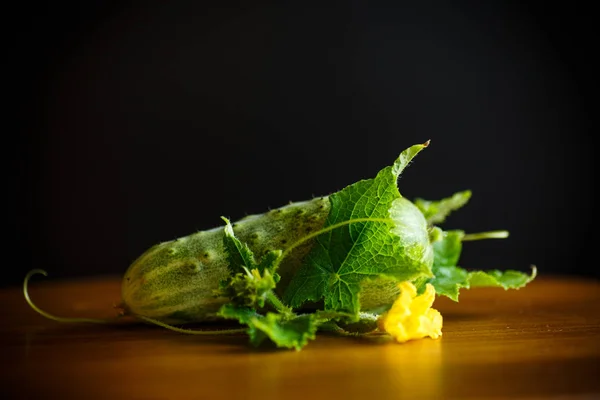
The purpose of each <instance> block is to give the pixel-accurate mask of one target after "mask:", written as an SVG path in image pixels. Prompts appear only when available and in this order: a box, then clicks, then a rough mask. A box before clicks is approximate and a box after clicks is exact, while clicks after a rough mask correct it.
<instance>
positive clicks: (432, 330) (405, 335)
mask: <svg viewBox="0 0 600 400" xmlns="http://www.w3.org/2000/svg"><path fill="white" fill-rule="evenodd" d="M398 287H399V288H400V296H398V298H397V299H396V301H395V302H394V304H393V305H392V308H390V309H389V310H388V311H387V312H385V313H384V314H382V315H381V316H380V317H379V319H378V321H377V323H378V326H379V329H380V330H382V331H385V332H387V333H389V334H390V335H392V337H394V339H396V341H397V342H399V343H404V342H406V341H408V340H411V339H422V338H424V337H427V336H430V337H431V338H433V339H437V338H438V337H440V336H441V335H442V314H440V313H439V311H438V310H434V309H433V308H431V306H432V305H433V301H434V300H435V289H434V288H433V286H432V285H431V284H429V283H428V284H427V285H426V286H425V292H424V293H423V294H421V295H420V296H417V288H416V287H415V285H413V284H412V283H410V282H402V283H400V284H398Z"/></svg>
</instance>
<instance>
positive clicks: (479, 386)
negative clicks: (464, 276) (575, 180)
mask: <svg viewBox="0 0 600 400" xmlns="http://www.w3.org/2000/svg"><path fill="white" fill-rule="evenodd" d="M43 279H44V278H43V277H41V276H37V277H36V278H34V279H33V282H32V283H31V286H30V294H31V297H32V299H33V300H34V302H36V303H37V304H38V305H39V306H40V307H42V308H44V309H45V310H47V311H49V312H52V313H55V314H57V315H61V316H86V317H109V316H113V315H114V313H115V310H114V309H112V305H113V304H114V303H116V302H118V301H119V293H120V279H119V278H118V277H115V278H102V279H94V280H80V281H68V282H54V281H51V282H48V281H46V282H44V281H43ZM0 304H2V308H1V320H2V328H1V331H0V332H1V334H0V335H1V336H0V337H1V343H2V350H1V351H2V353H1V354H2V361H3V363H2V364H3V365H2V368H3V371H2V374H1V376H2V382H1V384H2V386H1V387H2V389H0V390H1V393H2V394H3V395H4V394H8V395H9V396H1V398H32V399H34V398H46V397H48V398H55V399H87V398H92V399H145V400H152V399H238V398H239V399H337V398H340V399H377V400H383V399H400V398H409V399H419V398H436V399H453V398H456V399H471V398H473V399H487V398H494V399H502V398H519V399H525V398H526V399H538V398H548V399H571V398H576V399H587V398H590V399H592V398H596V399H600V373H599V371H600V368H599V362H600V283H599V282H585V281H581V280H576V279H570V278H566V277H554V278H551V277H543V276H542V277H538V279H537V280H536V281H534V282H533V283H531V284H530V285H529V286H528V287H526V288H524V289H521V290H519V291H506V292H505V291H503V290H502V289H474V290H471V291H465V292H463V293H462V294H461V300H460V303H453V302H452V301H450V300H447V299H445V298H441V299H439V300H437V301H436V304H435V308H437V309H439V310H440V311H441V313H442V314H443V316H444V329H443V337H442V338H441V339H439V340H432V339H425V340H419V341H413V342H409V343H406V344H404V345H399V344H395V343H393V342H390V341H387V340H382V339H379V340H366V339H358V338H351V337H338V336H328V335H326V334H320V335H319V336H318V337H317V340H315V341H313V342H311V343H310V344H309V345H308V346H307V347H306V348H305V349H303V350H302V351H299V352H296V351H293V350H292V351H290V350H273V349H258V350H257V349H254V348H252V347H250V346H249V345H248V344H247V339H246V337H245V336H244V335H243V334H240V335H232V336H226V337H205V336H188V335H182V334H178V333H174V332H171V331H167V330H164V329H161V328H158V327H153V326H147V325H143V324H139V323H131V322H126V321H123V322H121V323H119V324H117V325H115V326H101V325H68V324H61V323H56V322H53V321H50V320H46V319H44V318H43V317H42V316H40V315H39V314H37V313H35V312H34V311H33V310H31V309H30V308H29V306H28V305H27V304H26V303H25V301H24V298H23V294H22V291H21V289H20V288H14V289H12V288H9V289H4V290H2V291H1V292H0Z"/></svg>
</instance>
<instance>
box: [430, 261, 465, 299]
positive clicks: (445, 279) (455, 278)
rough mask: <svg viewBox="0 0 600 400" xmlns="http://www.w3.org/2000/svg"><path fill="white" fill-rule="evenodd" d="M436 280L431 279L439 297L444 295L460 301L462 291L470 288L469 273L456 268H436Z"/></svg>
mask: <svg viewBox="0 0 600 400" xmlns="http://www.w3.org/2000/svg"><path fill="white" fill-rule="evenodd" d="M433 273H434V274H435V278H433V279H431V280H430V281H429V282H428V283H431V284H432V285H433V287H434V288H435V292H436V294H438V295H443V296H446V297H449V298H451V299H452V300H454V301H458V295H459V292H460V289H462V288H466V289H468V288H469V273H468V272H467V271H466V270H464V269H462V268H459V267H456V266H448V267H443V266H440V267H436V268H434V272H433Z"/></svg>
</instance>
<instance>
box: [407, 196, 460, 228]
mask: <svg viewBox="0 0 600 400" xmlns="http://www.w3.org/2000/svg"><path fill="white" fill-rule="evenodd" d="M470 198H471V191H470V190H465V191H462V192H457V193H454V194H453V195H452V196H451V197H447V198H445V199H442V200H438V201H429V200H423V199H415V205H416V206H417V207H419V209H420V210H421V212H422V213H423V215H424V216H425V219H427V223H429V224H430V225H433V224H440V223H442V222H444V221H445V220H446V218H447V217H448V215H450V213H451V212H453V211H456V210H458V209H459V208H461V207H462V206H464V205H465V204H467V202H468V201H469V199H470Z"/></svg>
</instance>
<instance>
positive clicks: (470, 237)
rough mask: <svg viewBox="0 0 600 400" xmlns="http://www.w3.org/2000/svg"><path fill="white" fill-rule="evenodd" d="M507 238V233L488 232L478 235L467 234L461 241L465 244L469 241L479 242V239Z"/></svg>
mask: <svg viewBox="0 0 600 400" xmlns="http://www.w3.org/2000/svg"><path fill="white" fill-rule="evenodd" d="M507 237H508V231H489V232H479V233H467V234H466V235H464V236H463V237H462V239H461V240H462V241H463V242H466V241H469V240H481V239H506V238H507Z"/></svg>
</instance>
